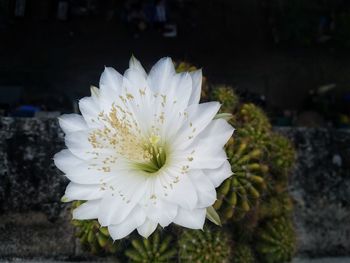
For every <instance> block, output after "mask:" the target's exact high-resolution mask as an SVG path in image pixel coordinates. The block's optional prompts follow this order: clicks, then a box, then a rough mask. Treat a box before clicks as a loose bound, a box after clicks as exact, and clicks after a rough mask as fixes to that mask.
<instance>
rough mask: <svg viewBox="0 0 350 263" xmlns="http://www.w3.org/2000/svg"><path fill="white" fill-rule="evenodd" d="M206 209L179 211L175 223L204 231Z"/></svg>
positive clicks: (182, 209)
mask: <svg viewBox="0 0 350 263" xmlns="http://www.w3.org/2000/svg"><path fill="white" fill-rule="evenodd" d="M205 215H206V209H193V210H187V209H184V208H181V209H179V211H178V214H177V216H176V217H175V219H174V223H175V224H178V225H180V226H184V227H187V228H192V229H203V225H204V221H205Z"/></svg>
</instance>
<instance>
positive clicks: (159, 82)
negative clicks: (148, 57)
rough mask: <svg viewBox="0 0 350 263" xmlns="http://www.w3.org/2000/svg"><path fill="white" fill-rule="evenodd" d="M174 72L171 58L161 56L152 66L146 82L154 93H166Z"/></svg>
mask: <svg viewBox="0 0 350 263" xmlns="http://www.w3.org/2000/svg"><path fill="white" fill-rule="evenodd" d="M175 73H176V72H175V68H174V64H173V62H172V60H171V58H162V59H160V60H159V61H158V62H157V63H156V64H155V65H154V66H153V67H152V69H151V71H150V73H149V75H148V79H147V81H148V84H149V86H150V88H151V89H152V90H153V91H154V93H164V94H166V91H167V88H168V87H169V83H171V78H172V77H173V76H174V75H175Z"/></svg>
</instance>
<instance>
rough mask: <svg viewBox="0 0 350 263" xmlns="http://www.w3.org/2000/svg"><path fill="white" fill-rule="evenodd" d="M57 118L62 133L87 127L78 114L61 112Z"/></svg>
mask: <svg viewBox="0 0 350 263" xmlns="http://www.w3.org/2000/svg"><path fill="white" fill-rule="evenodd" d="M58 120H59V123H60V126H61V129H62V130H63V132H64V133H68V132H75V131H81V130H86V129H87V128H88V127H87V125H86V122H85V120H84V118H83V117H82V116H81V115H79V114H75V113H72V114H63V115H62V116H60V117H59V118H58Z"/></svg>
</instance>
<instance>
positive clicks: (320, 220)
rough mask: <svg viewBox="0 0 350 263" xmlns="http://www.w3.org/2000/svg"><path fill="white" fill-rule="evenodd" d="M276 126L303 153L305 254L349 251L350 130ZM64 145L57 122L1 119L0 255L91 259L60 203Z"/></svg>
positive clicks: (300, 186) (296, 188)
mask: <svg viewBox="0 0 350 263" xmlns="http://www.w3.org/2000/svg"><path fill="white" fill-rule="evenodd" d="M277 131H278V132H280V133H283V134H285V135H287V136H288V137H289V138H290V139H292V141H293V142H294V143H295V146H296V148H297V151H298V161H297V164H296V166H295V169H294V172H293V174H292V177H291V187H290V191H291V193H292V194H293V196H294V199H295V202H296V210H295V225H296V229H297V232H298V240H299V254H300V255H311V256H333V255H334V256H335V255H350V224H349V218H350V146H349V145H350V131H342V130H326V129H303V128H284V129H281V128H279V129H277ZM62 148H64V143H63V134H62V132H61V130H60V128H59V127H58V124H57V121H56V120H54V119H11V118H0V160H1V162H0V259H1V258H3V259H9V258H45V257H54V258H56V259H57V258H58V259H61V258H64V259H75V260H76V259H77V257H78V259H79V257H80V259H81V257H85V256H86V254H84V253H83V252H82V251H81V249H80V248H79V246H77V244H78V243H77V242H76V240H75V239H74V229H73V228H72V226H71V224H70V213H69V207H68V206H67V205H64V204H62V203H61V202H60V198H61V196H62V195H63V193H64V189H65V186H66V184H67V180H66V179H65V178H64V176H62V174H61V172H59V171H58V170H57V169H56V168H55V166H54V164H53V161H52V157H53V155H54V154H55V153H56V152H58V151H60V150H61V149H62ZM89 259H91V258H89ZM310 262H311V261H310ZM335 262H336V261H335ZM340 262H341V261H340Z"/></svg>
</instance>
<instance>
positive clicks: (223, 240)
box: [179, 228, 231, 263]
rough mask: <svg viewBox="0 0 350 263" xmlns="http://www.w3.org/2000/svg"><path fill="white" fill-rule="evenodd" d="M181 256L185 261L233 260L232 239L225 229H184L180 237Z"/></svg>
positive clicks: (215, 261) (221, 262)
mask: <svg viewBox="0 0 350 263" xmlns="http://www.w3.org/2000/svg"><path fill="white" fill-rule="evenodd" d="M179 257H180V261H181V262H183V263H187V262H188V263H228V262H231V261H230V257H231V239H230V237H229V235H228V233H227V232H226V231H224V230H223V229H219V230H214V229H209V228H205V229H204V230H184V231H183V232H182V234H181V236H180V238H179Z"/></svg>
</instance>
